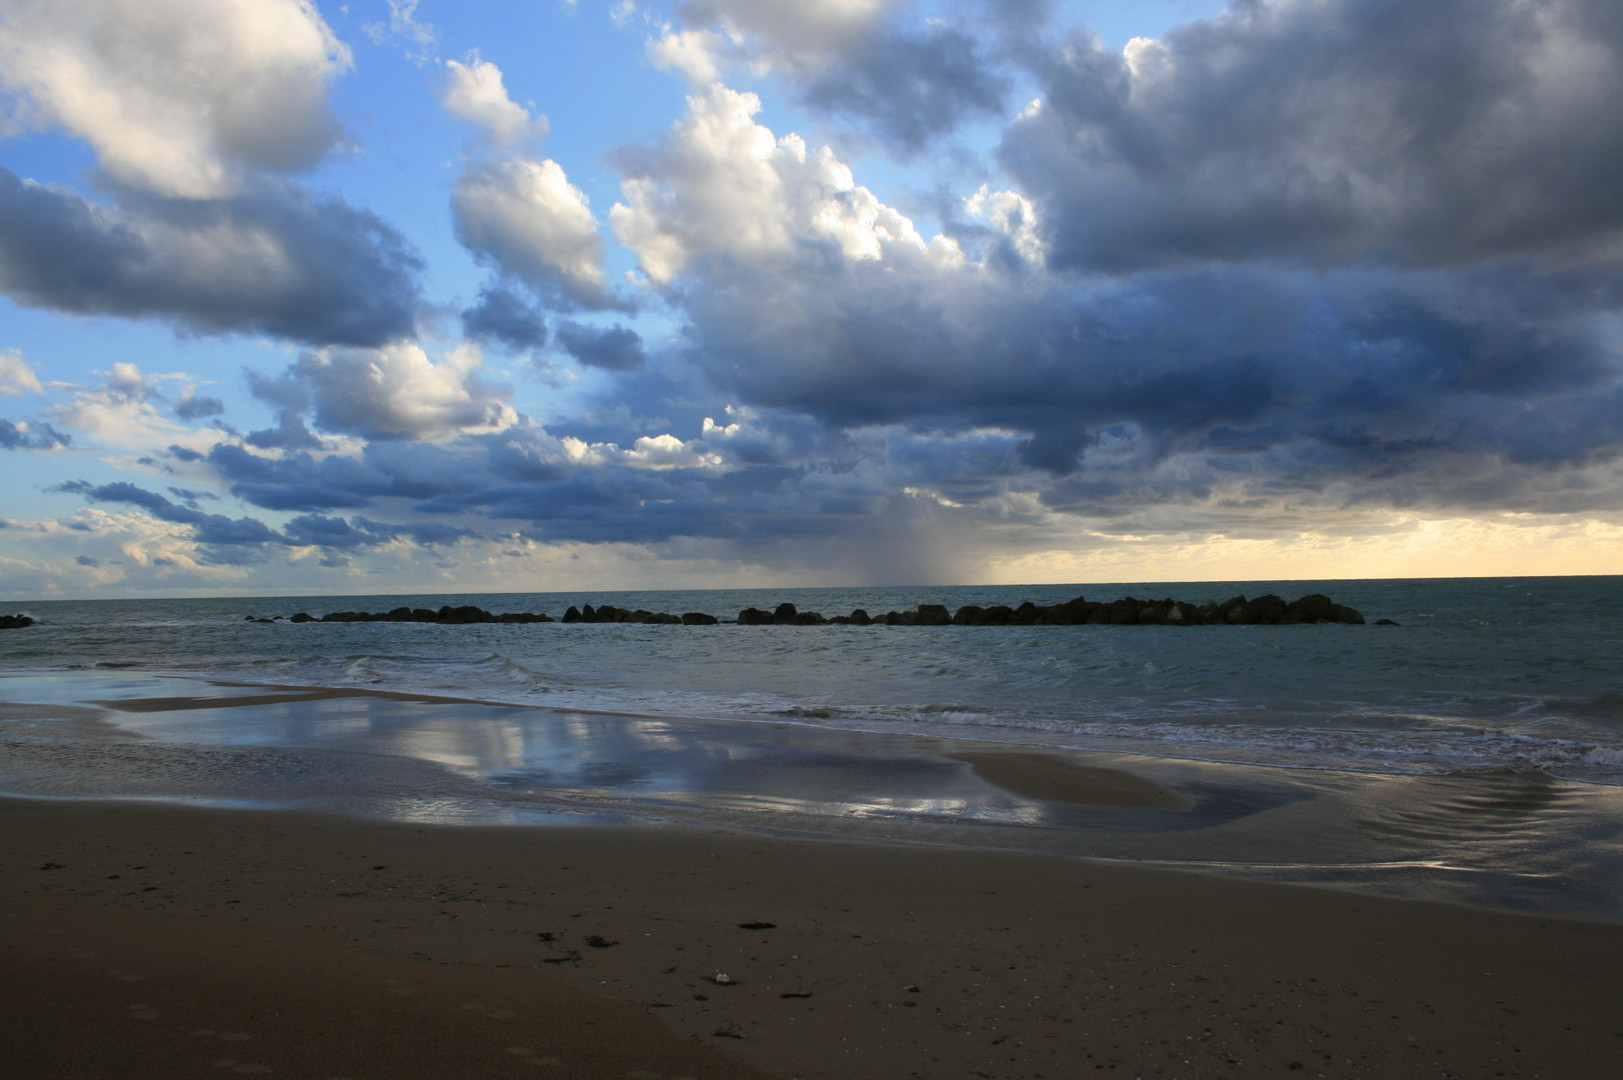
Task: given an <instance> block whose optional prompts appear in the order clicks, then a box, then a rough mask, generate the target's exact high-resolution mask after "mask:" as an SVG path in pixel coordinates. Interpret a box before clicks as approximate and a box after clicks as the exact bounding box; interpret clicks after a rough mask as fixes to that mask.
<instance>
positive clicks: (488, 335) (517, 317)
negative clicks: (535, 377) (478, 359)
mask: <svg viewBox="0 0 1623 1080" xmlns="http://www.w3.org/2000/svg"><path fill="white" fill-rule="evenodd" d="M462 333H463V334H464V335H466V336H467V337H468V338H469V339H470V340H472V341H480V342H495V343H496V344H499V345H502V346H505V347H506V348H508V349H511V350H512V351H514V352H527V351H529V350H531V349H539V348H541V346H543V345H545V344H546V343H547V324H546V321H545V320H544V319H543V318H542V316H541V313H540V312H539V311H537V310H536V309H535V308H534V307H532V306H531V305H530V304H529V303H528V302H526V301H525V300H524V299H523V298H521V297H519V296H518V295H516V294H515V293H514V292H513V291H512V290H511V289H504V288H501V287H500V286H490V287H486V288H484V289H481V290H479V302H478V303H477V304H475V305H474V306H473V307H471V308H467V309H465V310H464V311H463V312H462Z"/></svg>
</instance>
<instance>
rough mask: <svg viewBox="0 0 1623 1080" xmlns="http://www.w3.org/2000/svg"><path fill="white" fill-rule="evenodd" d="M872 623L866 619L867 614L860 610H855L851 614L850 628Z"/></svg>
mask: <svg viewBox="0 0 1623 1080" xmlns="http://www.w3.org/2000/svg"><path fill="white" fill-rule="evenodd" d="M872 623H873V620H872V619H871V618H869V617H868V613H867V612H866V611H864V610H862V609H861V608H856V609H855V610H853V611H852V612H851V625H852V626H869V625H871V624H872Z"/></svg>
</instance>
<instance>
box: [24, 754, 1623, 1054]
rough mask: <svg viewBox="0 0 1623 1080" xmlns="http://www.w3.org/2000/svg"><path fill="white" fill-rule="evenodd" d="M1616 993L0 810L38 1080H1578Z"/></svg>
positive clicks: (591, 859)
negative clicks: (230, 1079)
mask: <svg viewBox="0 0 1623 1080" xmlns="http://www.w3.org/2000/svg"><path fill="white" fill-rule="evenodd" d="M1008 764H1009V763H1008V762H999V763H996V765H997V766H998V767H1002V766H1005V765H1008ZM1620 1001H1623V927H1620V926H1617V925H1612V924H1598V923H1581V922H1567V921H1561V920H1556V919H1545V918H1535V917H1528V916H1516V915H1506V914H1497V913H1493V912H1486V911H1480V910H1472V909H1465V908H1459V907H1451V906H1445V905H1437V904H1427V903H1414V902H1402V901H1394V900H1385V899H1379V898H1373V897H1368V896H1360V895H1354V894H1350V893H1344V892H1336V891H1330V890H1324V889H1313V888H1305V887H1292V886H1282V885H1265V884H1256V883H1247V882H1240V881H1232V880H1223V879H1218V878H1212V877H1205V876H1197V875H1192V874H1179V873H1172V872H1165V871H1154V870H1146V869H1140V868H1135V867H1131V866H1123V865H1120V864H1106V863H1098V862H1090V861H1086V860H1079V859H1066V858H1058V857H1051V856H1040V855H1031V854H1016V853H997V852H985V851H967V850H954V849H946V848H937V847H923V846H909V845H899V844H879V843H851V842H844V841H834V840H807V839H773V838H766V837H762V836H758V835H749V834H743V833H738V832H732V831H726V830H721V829H715V828H705V827H696V826H684V827H669V828H644V827H599V828H454V827H444V826H426V825H411V824H389V823H383V822H375V821H366V820H359V819H352V818H343V817H338V816H333V815H315V814H304V813H296V812H287V811H228V810H218V809H194V808H186V807H178V806H172V805H162V804H155V803H135V802H117V801H47V800H16V799H4V800H0V1016H4V1017H5V1021H4V1024H3V1025H0V1060H4V1061H6V1062H7V1071H8V1073H11V1074H14V1075H18V1076H29V1077H37V1078H41V1080H52V1078H68V1077H72V1078H75V1080H90V1078H97V1077H115V1076H116V1077H154V1078H157V1077H163V1078H189V1077H205V1076H207V1077H220V1076H230V1075H269V1076H293V1077H313V1078H339V1077H347V1078H351V1080H383V1078H385V1077H403V1076H411V1077H422V1076H433V1077H447V1078H456V1077H463V1076H467V1077H473V1076H478V1077H490V1078H500V1077H521V1076H522V1077H557V1078H570V1080H577V1078H588V1080H595V1078H613V1080H624V1078H636V1080H656V1078H659V1077H680V1076H688V1077H692V1078H695V1080H701V1078H703V1080H730V1078H735V1077H736V1078H746V1077H759V1076H763V1075H767V1076H775V1077H782V1078H788V1077H805V1078H838V1080H862V1078H872V1080H896V1078H907V1077H918V1078H923V1080H945V1078H961V1077H975V1076H981V1077H998V1078H1015V1077H1020V1078H1026V1077H1030V1078H1050V1077H1078V1076H1091V1075H1101V1076H1144V1077H1150V1076H1163V1077H1203V1076H1233V1077H1253V1076H1264V1075H1274V1074H1279V1075H1290V1076H1326V1077H1370V1078H1374V1077H1395V1076H1431V1077H1465V1078H1473V1080H1474V1078H1479V1077H1494V1076H1510V1077H1533V1076H1541V1077H1550V1078H1554V1077H1562V1078H1568V1080H1571V1078H1580V1080H1581V1078H1591V1077H1592V1078H1597V1080H1599V1078H1602V1077H1606V1078H1609V1077H1611V1076H1613V1075H1615V1069H1616V1061H1617V1059H1618V1057H1619V1054H1620V1052H1623V1007H1620V1006H1619V1004H1618V1003H1619V1002H1620Z"/></svg>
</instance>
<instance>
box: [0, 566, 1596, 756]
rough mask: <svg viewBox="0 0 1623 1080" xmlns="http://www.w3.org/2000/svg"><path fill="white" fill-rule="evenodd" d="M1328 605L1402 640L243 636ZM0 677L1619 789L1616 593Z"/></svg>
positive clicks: (1151, 635)
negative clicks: (462, 704)
mask: <svg viewBox="0 0 1623 1080" xmlns="http://www.w3.org/2000/svg"><path fill="white" fill-rule="evenodd" d="M1314 592H1318V593H1324V594H1326V595H1328V596H1330V597H1331V599H1333V600H1334V601H1336V602H1337V603H1341V604H1346V605H1349V606H1351V607H1354V608H1357V609H1359V610H1360V611H1361V612H1363V613H1364V615H1365V617H1366V618H1367V619H1368V620H1369V621H1370V622H1371V623H1373V622H1374V621H1375V620H1376V619H1382V618H1385V619H1391V620H1393V621H1394V622H1396V623H1397V624H1398V625H1397V626H1374V625H1366V626H1348V625H1313V626H1225V627H1195V628H1174V627H1158V626H1142V627H1139V626H1133V627H1124V626H1022V627H1015V626H1010V627H963V626H948V627H933V628H932V627H903V626H868V627H858V626H810V627H794V626H738V625H730V624H726V623H724V624H722V625H718V626H670V625H637V624H563V623H547V624H525V625H502V624H477V625H434V624H417V623H331V624H321V623H313V624H303V625H295V624H292V623H289V622H287V621H280V622H275V623H271V624H265V623H259V622H250V621H246V617H247V616H256V617H269V616H275V615H281V616H289V615H292V614H294V613H295V612H299V611H304V612H308V613H310V614H312V615H315V616H320V615H322V614H325V613H327V612H330V611H340V610H357V611H386V610H389V609H391V608H395V607H398V606H401V605H407V606H411V607H428V608H439V607H440V606H442V605H446V604H449V605H453V606H457V605H462V604H473V605H477V606H479V607H481V608H484V609H486V610H489V611H492V612H496V613H502V612H510V611H524V612H545V613H547V614H549V615H551V616H552V617H553V618H555V619H556V618H560V617H561V616H562V615H563V613H564V611H565V610H566V609H567V608H568V607H570V606H571V605H577V606H579V605H584V604H588V603H590V604H595V605H602V604H613V605H616V606H621V607H630V608H639V607H640V608H646V609H648V610H651V611H669V612H674V613H678V614H680V613H682V612H686V611H702V612H706V613H709V614H713V615H716V616H719V617H721V618H723V619H732V618H735V617H736V616H737V614H738V612H739V611H740V610H742V609H744V608H747V607H760V608H765V609H767V610H770V609H771V608H773V607H775V606H776V605H777V604H778V603H780V602H784V601H788V602H791V603H793V604H795V605H796V606H797V607H798V608H799V609H800V610H802V611H818V612H821V613H822V614H824V615H826V616H832V615H837V614H849V613H850V611H851V610H852V609H854V608H862V609H865V610H866V611H868V612H870V613H872V614H882V613H884V612H886V611H889V610H907V609H911V608H914V607H916V606H917V605H919V604H920V603H936V604H944V605H946V606H947V607H948V608H950V609H953V610H956V609H957V608H958V607H960V606H962V605H965V604H979V605H982V606H990V605H993V604H1009V605H1011V606H1014V605H1018V604H1019V603H1020V602H1022V601H1024V600H1031V601H1033V602H1035V603H1038V604H1052V603H1057V602H1061V601H1064V600H1069V599H1071V598H1073V597H1076V596H1078V595H1083V596H1086V597H1087V598H1088V599H1090V600H1114V599H1117V598H1119V597H1122V596H1128V595H1131V596H1136V597H1138V598H1139V599H1149V598H1164V597H1171V598H1173V599H1178V600H1186V601H1190V602H1193V603H1196V604H1199V603H1202V602H1204V601H1207V600H1215V601H1219V602H1221V601H1223V600H1225V599H1227V598H1229V597H1231V596H1235V595H1242V594H1243V595H1245V596H1248V597H1255V596H1259V595H1262V594H1265V593H1274V594H1277V595H1279V596H1282V597H1283V598H1284V599H1286V600H1294V599H1296V598H1297V597H1298V596H1301V595H1304V594H1307V593H1314ZM0 611H5V612H26V613H27V614H30V615H32V616H33V617H34V618H36V619H37V620H39V623H38V625H36V626H34V627H30V628H28V629H26V630H22V631H4V632H0V670H10V671H13V672H20V671H28V670H31V671H74V670H87V669H88V670H109V669H112V670H127V671H130V672H131V673H132V674H133V673H135V672H140V673H143V674H177V675H184V676H190V677H194V678H195V677H200V678H206V679H220V680H230V681H241V682H259V683H276V684H294V685H304V686H322V687H362V688H376V689H388V690H400V691H418V692H423V693H428V694H436V695H451V696H458V697H467V698H473V699H478V700H482V701H489V702H495V703H506V704H525V705H542V706H546V707H548V708H551V709H557V710H564V711H602V712H613V713H629V714H636V715H641V716H654V717H666V718H673V719H675V718H698V719H709V720H722V721H734V722H750V721H772V722H778V723H790V724H797V725H808V726H813V727H821V728H834V729H857V730H862V731H869V732H880V733H890V734H898V733H899V734H909V735H932V736H946V737H950V738H953V739H960V740H984V741H988V742H995V743H1004V744H1008V743H1014V744H1025V745H1029V746H1032V747H1034V748H1035V747H1056V748H1067V749H1077V750H1090V751H1110V752H1119V753H1128V754H1135V755H1144V756H1146V757H1150V758H1157V759H1172V760H1185V761H1206V762H1222V763H1230V764H1248V765H1260V766H1266V767H1270V768H1274V769H1281V770H1330V771H1352V772H1359V773H1368V774H1385V775H1394V776H1403V775H1410V776H1416V775H1454V774H1493V773H1511V774H1514V773H1522V772H1538V773H1543V774H1546V775H1549V776H1552V777H1556V778H1560V779H1563V780H1571V781H1577V782H1581V783H1584V784H1596V785H1612V786H1618V785H1623V577H1572V578H1489V579H1443V580H1437V579H1427V580H1362V581H1267V582H1256V581H1246V582H1206V583H1187V582H1184V583H1131V584H1119V585H1111V584H1096V585H1086V586H1079V585H1071V586H1065V585H1059V586H1028V587H1022V586H986V587H979V586H976V587H969V586H964V587H949V588H929V587H916V588H894V589H892V588H883V589H881V588H861V589H775V590H755V589H750V590H705V591H673V592H658V591H645V592H635V593H629V592H628V593H615V592H597V593H507V594H410V595H378V596H341V597H340V596H329V597H322V596H308V597H277V598H264V597H260V598H238V599H174V600H162V599H155V600H106V601H49V602H36V603H11V604H0Z"/></svg>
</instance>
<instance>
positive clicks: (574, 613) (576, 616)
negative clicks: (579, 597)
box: [564, 604, 581, 623]
mask: <svg viewBox="0 0 1623 1080" xmlns="http://www.w3.org/2000/svg"><path fill="white" fill-rule="evenodd" d="M580 621H581V616H580V608H578V607H576V606H575V605H574V604H570V605H569V610H568V611H566V612H564V622H567V623H577V622H580Z"/></svg>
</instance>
